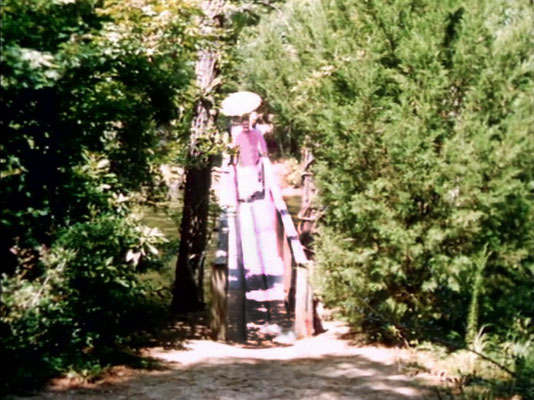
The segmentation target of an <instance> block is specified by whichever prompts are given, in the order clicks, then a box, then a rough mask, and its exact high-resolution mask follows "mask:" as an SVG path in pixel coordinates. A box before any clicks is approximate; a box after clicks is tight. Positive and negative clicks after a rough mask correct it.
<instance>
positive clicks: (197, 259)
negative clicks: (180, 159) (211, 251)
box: [172, 0, 224, 313]
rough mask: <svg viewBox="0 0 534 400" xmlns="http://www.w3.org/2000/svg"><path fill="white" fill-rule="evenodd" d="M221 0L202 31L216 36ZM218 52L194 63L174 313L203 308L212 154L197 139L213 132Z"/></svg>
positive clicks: (209, 7)
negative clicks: (194, 90) (193, 99)
mask: <svg viewBox="0 0 534 400" xmlns="http://www.w3.org/2000/svg"><path fill="white" fill-rule="evenodd" d="M223 5H224V1H223V0H215V1H206V2H204V4H203V11H204V13H205V16H204V22H203V27H202V30H203V34H204V35H205V36H206V37H215V38H216V31H217V29H219V28H220V27H221V25H222V13H223ZM219 59H220V53H219V51H217V46H213V45H212V46H210V48H209V49H207V48H206V49H203V50H201V51H200V52H199V58H198V61H197V65H196V75H197V85H198V92H199V95H200V98H199V100H198V102H197V104H196V110H195V117H194V119H193V122H192V125H191V137H190V142H189V159H188V167H187V169H186V182H185V189H184V205H183V211H182V214H183V215H182V223H181V226H180V249H179V253H178V260H177V263H176V276H175V281H174V288H173V299H172V310H173V311H174V312H176V313H185V312H190V311H197V310H200V309H202V308H203V299H202V275H203V263H204V258H205V257H204V254H205V249H206V244H207V228H208V216H209V215H208V214H209V197H210V186H211V164H212V162H211V156H209V155H206V154H203V153H202V150H201V149H200V148H199V145H198V142H199V139H200V138H202V137H207V136H209V135H210V132H214V131H215V117H216V113H215V112H213V110H214V104H213V93H214V92H215V89H216V87H217V85H218V83H217V80H216V79H215V78H216V77H217V75H218V72H219V71H218V61H219Z"/></svg>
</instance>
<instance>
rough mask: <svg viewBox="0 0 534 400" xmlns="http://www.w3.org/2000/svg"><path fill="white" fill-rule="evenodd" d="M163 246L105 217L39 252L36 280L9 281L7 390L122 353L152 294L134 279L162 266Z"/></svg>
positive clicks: (147, 232) (3, 310) (4, 315)
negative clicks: (160, 252) (149, 269)
mask: <svg viewBox="0 0 534 400" xmlns="http://www.w3.org/2000/svg"><path fill="white" fill-rule="evenodd" d="M163 241H164V238H163V236H162V235H161V233H159V231H157V230H153V229H149V228H147V227H144V226H142V225H140V224H139V223H138V221H135V220H133V219H132V218H122V217H120V216H116V215H112V214H103V215H100V216H97V217H95V218H94V219H92V220H90V221H87V222H80V223H77V224H74V225H72V226H69V227H68V228H66V229H64V230H62V231H60V232H59V234H58V239H57V240H56V241H55V242H54V244H53V246H52V247H51V248H49V249H46V248H41V257H40V260H41V261H40V267H41V268H42V270H43V273H42V274H41V275H40V276H39V277H38V278H36V279H33V280H29V279H27V278H26V277H25V273H24V272H25V271H24V270H22V269H21V270H19V271H17V273H16V274H14V275H13V276H10V277H6V276H4V277H3V279H2V288H1V289H2V305H1V307H0V317H1V321H2V330H3V336H2V350H1V354H0V355H1V357H2V360H4V362H5V363H6V365H9V366H10V369H9V371H4V375H3V376H4V378H6V379H5V380H4V382H5V384H7V385H17V384H21V383H22V382H24V381H27V383H33V381H34V380H36V379H37V380H38V379H40V378H44V377H47V376H49V375H50V374H53V373H57V372H60V371H62V370H65V369H67V368H75V369H78V370H80V369H84V368H87V366H88V365H93V366H94V365H98V363H97V361H98V360H100V359H104V360H105V357H106V356H107V355H108V353H110V352H112V351H116V349H121V348H125V346H126V345H127V344H128V340H127V339H128V338H129V337H130V336H131V334H132V333H134V332H135V331H136V330H139V329H141V328H142V327H143V324H144V323H146V318H147V315H146V314H145V313H146V312H145V311H143V309H144V308H145V306H146V303H147V298H148V296H147V292H148V291H149V290H150V287H149V286H148V285H147V284H141V283H140V282H139V280H138V275H137V272H138V271H139V268H141V267H143V268H146V267H147V266H148V265H149V264H150V263H152V264H154V263H157V262H158V259H159V257H158V255H159V251H158V249H157V247H159V246H160V245H161V244H162V243H163ZM138 255H139V256H138ZM153 266H155V265H153ZM36 367H37V368H36ZM42 374H44V376H43V375H42ZM2 389H6V388H5V387H4V388H2Z"/></svg>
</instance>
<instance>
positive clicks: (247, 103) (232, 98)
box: [221, 92, 261, 117]
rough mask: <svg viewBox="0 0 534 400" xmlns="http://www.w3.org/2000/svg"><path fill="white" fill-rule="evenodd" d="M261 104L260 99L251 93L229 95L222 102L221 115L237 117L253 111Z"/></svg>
mask: <svg viewBox="0 0 534 400" xmlns="http://www.w3.org/2000/svg"><path fill="white" fill-rule="evenodd" d="M260 104H261V97H260V96H259V95H257V94H256V93H253V92H235V93H230V94H229V95H228V96H227V97H226V98H225V99H224V100H223V102H222V107H221V113H223V114H224V115H226V116H228V117H239V116H241V115H245V114H248V113H250V112H252V111H254V110H255V109H256V108H258V107H259V105H260Z"/></svg>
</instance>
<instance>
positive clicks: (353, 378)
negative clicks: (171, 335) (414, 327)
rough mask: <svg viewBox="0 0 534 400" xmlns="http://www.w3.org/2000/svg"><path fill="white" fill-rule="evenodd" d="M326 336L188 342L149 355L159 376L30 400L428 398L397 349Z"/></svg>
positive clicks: (120, 378) (118, 375)
mask: <svg viewBox="0 0 534 400" xmlns="http://www.w3.org/2000/svg"><path fill="white" fill-rule="evenodd" d="M326 327H327V328H328V331H327V332H326V333H323V334H321V335H319V336H316V337H313V338H309V339H305V340H301V341H297V342H296V343H295V344H294V345H291V346H285V347H270V348H265V347H264V348H245V347H242V346H237V345H229V344H225V343H217V342H212V341H209V340H191V341H189V342H187V343H186V345H185V349H184V350H165V349H163V348H161V347H160V348H153V349H150V350H147V353H148V355H150V356H152V357H154V358H156V359H158V360H160V361H161V362H162V364H163V366H164V368H162V369H160V370H157V371H145V370H133V369H129V368H116V369H114V370H113V371H112V372H111V373H110V374H109V375H108V376H106V378H105V379H104V380H103V381H101V382H98V383H96V384H91V385H87V384H85V385H82V386H78V387H74V388H73V387H72V384H66V383H65V381H64V380H63V381H61V380H60V381H58V382H56V384H55V386H52V387H50V388H49V389H48V390H47V391H45V392H42V393H40V394H38V395H37V396H32V398H33V399H57V400H63V399H76V400H78V399H80V400H81V399H183V400H195V399H218V400H236V399H237V400H241V399H243V400H245V399H252V400H263V399H321V400H327V399H328V400H333V399H336V400H337V399H356V400H358V399H362V400H363V399H366V400H372V399H381V400H382V399H384V400H385V399H388V400H397V399H429V400H430V399H434V398H435V396H434V394H433V393H434V391H433V390H432V389H431V388H430V387H429V386H426V385H429V384H430V383H431V382H430V381H426V382H425V381H424V380H422V379H423V378H419V379H418V380H417V379H416V378H414V377H410V376H408V375H405V374H403V373H402V371H403V369H404V368H403V366H404V365H405V364H406V362H407V361H408V358H409V356H408V354H407V352H405V351H404V350H400V349H386V348H380V347H373V346H363V347H362V346H351V344H350V343H349V342H348V341H347V340H344V339H342V336H343V334H344V333H346V332H347V329H346V327H345V326H344V325H342V324H340V323H333V322H330V323H327V324H326Z"/></svg>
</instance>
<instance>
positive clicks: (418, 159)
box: [241, 0, 534, 341]
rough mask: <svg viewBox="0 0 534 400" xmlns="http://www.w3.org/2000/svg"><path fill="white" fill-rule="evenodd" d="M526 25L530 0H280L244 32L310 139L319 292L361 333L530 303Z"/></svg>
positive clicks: (457, 327)
mask: <svg viewBox="0 0 534 400" xmlns="http://www.w3.org/2000/svg"><path fill="white" fill-rule="evenodd" d="M533 27H534V8H533V6H532V3H531V2H530V1H527V0H523V1H515V2H508V1H502V0H492V1H476V0H473V1H467V0H466V1H461V0H456V1H449V2H441V3H436V2H431V1H425V0H418V1H404V0H403V1H401V0H398V1H390V2H377V1H372V0H371V1H336V0H312V1H307V2H299V1H290V2H288V3H287V4H286V5H285V6H284V7H283V10H282V11H280V13H275V14H274V15H272V17H270V18H268V19H266V20H265V21H264V22H263V23H261V24H260V25H259V27H258V28H257V29H256V30H254V31H251V32H250V36H249V38H248V39H247V40H244V41H243V43H242V46H241V57H242V65H243V69H244V73H243V80H244V81H246V82H247V83H248V84H249V85H250V86H251V87H252V88H255V89H256V90H257V91H259V92H260V93H263V94H264V95H265V97H266V99H267V102H269V104H270V105H272V107H273V108H274V109H275V110H276V112H277V113H279V115H280V120H281V121H283V122H284V123H286V124H287V126H288V128H290V129H291V131H292V132H293V134H295V132H297V133H298V135H299V137H300V140H301V143H302V142H304V138H305V137H306V136H308V137H309V138H310V139H311V140H310V141H309V143H312V150H313V152H314V154H315V156H316V166H315V173H316V179H317V184H318V186H319V189H320V202H321V204H322V206H323V207H324V216H323V218H322V221H321V231H320V237H319V238H318V239H317V241H316V243H317V249H316V250H317V263H318V267H319V269H320V271H321V274H320V275H321V277H322V278H323V284H324V286H323V295H324V296H325V299H326V300H327V302H328V303H329V304H330V305H332V306H338V307H339V308H340V310H342V313H343V314H345V315H346V317H347V318H349V320H350V321H352V322H353V323H354V324H357V325H360V326H363V327H365V328H366V329H367V332H369V333H371V334H372V335H373V336H374V337H376V338H381V339H383V340H386V341H398V340H401V341H406V340H408V341H409V340H411V339H416V338H421V337H425V336H427V337H428V336H431V337H441V338H443V337H448V338H449V339H462V338H467V341H470V340H472V337H473V333H476V332H477V329H478V327H479V326H480V325H481V324H489V328H488V329H489V330H490V331H492V332H498V333H500V334H501V335H504V333H505V331H506V330H508V329H509V327H511V326H513V324H514V321H515V320H516V319H521V320H523V321H524V320H526V319H527V318H532V316H533V315H534V308H533V307H534V292H533V291H532V286H533V283H534V270H533V265H534V264H533V262H534V258H533V257H534V234H533V233H534V158H533V157H532V154H534V131H533V129H534V128H533V127H534V102H533V97H532V93H534V58H533V52H532V49H533V48H534V28H533ZM466 335H467V336H466Z"/></svg>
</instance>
